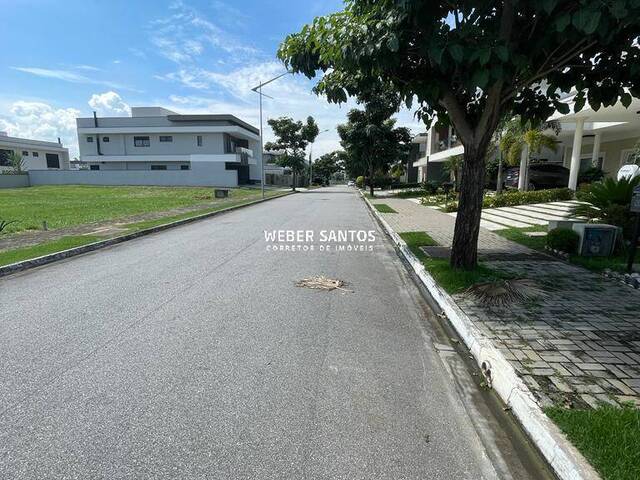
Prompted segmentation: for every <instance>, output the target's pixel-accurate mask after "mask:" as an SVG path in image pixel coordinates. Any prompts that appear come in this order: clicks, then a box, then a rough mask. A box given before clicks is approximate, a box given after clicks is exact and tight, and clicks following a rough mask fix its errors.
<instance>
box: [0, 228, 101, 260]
mask: <svg viewBox="0 0 640 480" xmlns="http://www.w3.org/2000/svg"><path fill="white" fill-rule="evenodd" d="M98 240H100V237H97V236H93V235H75V236H68V237H62V238H59V239H58V240H54V241H52V242H47V243H41V244H40V245H34V246H32V247H25V248H17V249H15V250H7V251H5V252H0V267H1V266H3V265H9V264H11V263H15V262H21V261H23V260H29V259H31V258H37V257H41V256H43V255H48V254H50V253H55V252H61V251H62V250H67V249H69V248H74V247H80V246H82V245H86V244H88V243H93V242H97V241H98Z"/></svg>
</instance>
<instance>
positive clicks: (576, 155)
mask: <svg viewBox="0 0 640 480" xmlns="http://www.w3.org/2000/svg"><path fill="white" fill-rule="evenodd" d="M584 121H585V119H584V118H579V119H578V120H577V121H576V131H575V133H574V134H573V147H572V149H571V167H570V170H569V188H570V189H571V190H576V189H577V188H578V173H579V172H580V156H581V154H582V133H583V131H584Z"/></svg>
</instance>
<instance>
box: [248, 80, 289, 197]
mask: <svg viewBox="0 0 640 480" xmlns="http://www.w3.org/2000/svg"><path fill="white" fill-rule="evenodd" d="M290 73H293V72H290V71H289V70H287V71H286V72H284V73H281V74H280V75H278V76H277V77H273V78H272V79H270V80H267V81H266V82H260V83H259V84H258V85H257V86H256V87H253V88H252V89H251V90H252V91H253V92H256V93H257V94H258V96H259V97H260V168H261V170H262V173H261V177H260V185H261V186H262V198H263V199H264V159H263V158H262V154H263V153H264V145H263V140H262V136H263V132H262V97H263V96H264V97H267V98H273V97H270V96H269V95H267V94H266V93H262V87H264V86H265V85H267V84H269V83H271V82H273V81H275V80H277V79H279V78H280V77H284V76H285V75H288V74H290Z"/></svg>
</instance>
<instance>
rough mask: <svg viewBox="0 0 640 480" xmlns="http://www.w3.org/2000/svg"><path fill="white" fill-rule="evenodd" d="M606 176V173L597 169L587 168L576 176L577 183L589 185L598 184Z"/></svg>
mask: <svg viewBox="0 0 640 480" xmlns="http://www.w3.org/2000/svg"><path fill="white" fill-rule="evenodd" d="M605 176H606V172H605V171H604V170H602V169H601V168H598V167H589V168H587V169H586V170H585V171H584V172H582V173H581V174H580V175H579V176H578V183H583V184H589V183H593V182H599V181H600V180H602V179H603V178H604V177H605Z"/></svg>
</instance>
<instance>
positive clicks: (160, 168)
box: [151, 165, 167, 170]
mask: <svg viewBox="0 0 640 480" xmlns="http://www.w3.org/2000/svg"><path fill="white" fill-rule="evenodd" d="M166 169H167V166H166V165H151V170H166Z"/></svg>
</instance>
